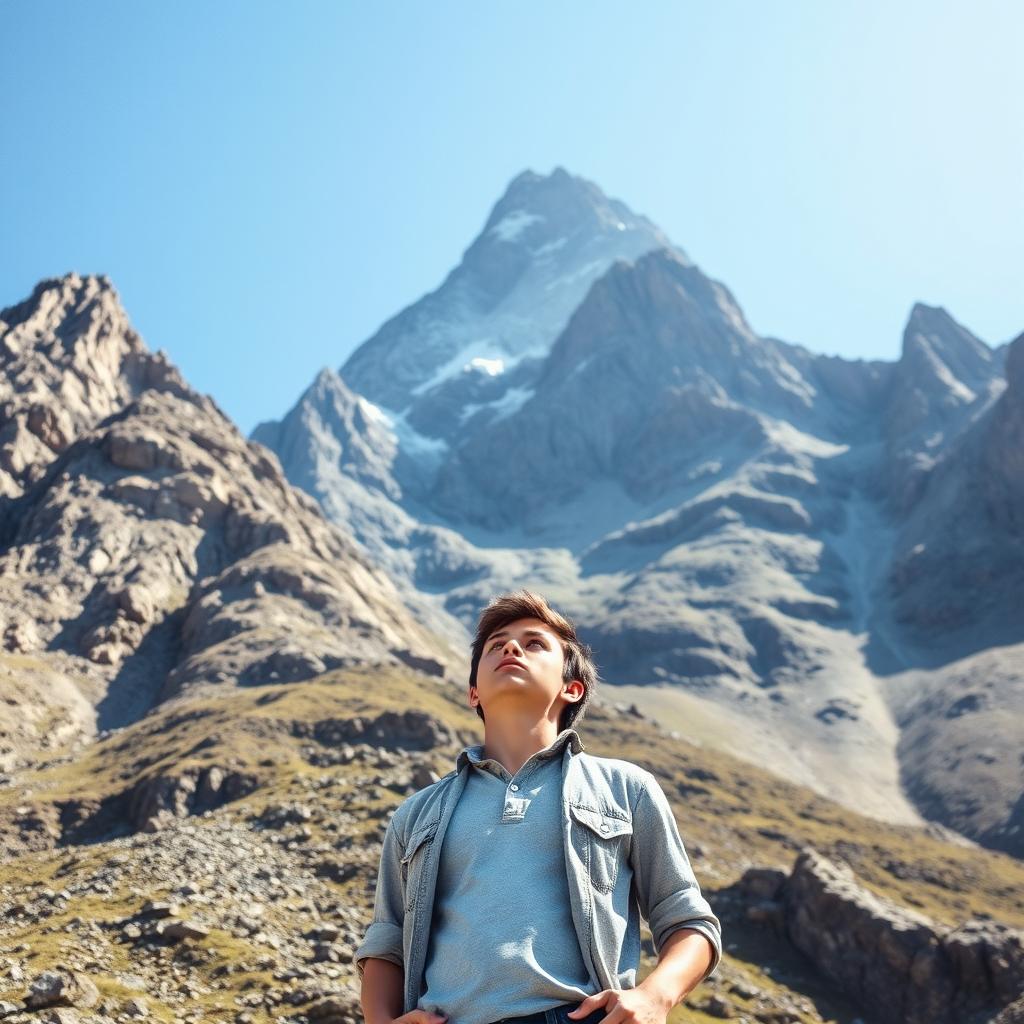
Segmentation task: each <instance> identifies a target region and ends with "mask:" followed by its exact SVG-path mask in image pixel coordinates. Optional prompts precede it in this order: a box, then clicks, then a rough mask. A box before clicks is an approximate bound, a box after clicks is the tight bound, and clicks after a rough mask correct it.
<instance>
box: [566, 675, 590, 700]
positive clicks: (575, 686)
mask: <svg viewBox="0 0 1024 1024" xmlns="http://www.w3.org/2000/svg"><path fill="white" fill-rule="evenodd" d="M586 692H587V688H586V687H585V686H584V685H583V683H582V682H580V680H579V679H570V680H569V682H567V683H563V684H562V696H563V697H565V699H566V700H568V701H569V702H570V703H571V704H575V703H576V702H577V701H580V700H583V696H584V694H585V693H586Z"/></svg>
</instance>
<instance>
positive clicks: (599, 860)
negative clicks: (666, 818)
mask: <svg viewBox="0 0 1024 1024" xmlns="http://www.w3.org/2000/svg"><path fill="white" fill-rule="evenodd" d="M569 812H570V814H572V816H573V818H574V819H575V820H576V821H577V822H578V823H579V824H580V825H582V826H583V827H582V829H581V830H580V833H581V836H582V839H583V842H582V844H581V845H582V847H583V849H584V850H585V851H586V856H587V868H588V870H589V871H590V881H591V884H592V885H593V886H594V888H595V889H597V890H598V891H599V892H603V893H609V892H611V891H612V889H614V888H615V882H616V881H617V879H618V877H619V866H620V865H621V864H622V862H623V861H624V860H625V859H626V858H627V857H628V856H629V847H630V843H631V842H632V837H633V823H632V822H631V821H629V820H628V819H626V818H620V817H618V816H617V815H615V814H610V813H608V812H607V811H598V810H595V809H594V808H592V807H579V806H577V805H576V804H570V805H569Z"/></svg>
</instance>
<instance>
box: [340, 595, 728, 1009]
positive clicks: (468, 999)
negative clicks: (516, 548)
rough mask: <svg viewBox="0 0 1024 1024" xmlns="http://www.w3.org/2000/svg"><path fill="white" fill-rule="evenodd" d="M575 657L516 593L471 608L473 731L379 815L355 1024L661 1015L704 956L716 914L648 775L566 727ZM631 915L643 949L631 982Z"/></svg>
mask: <svg viewBox="0 0 1024 1024" xmlns="http://www.w3.org/2000/svg"><path fill="white" fill-rule="evenodd" d="M590 654H591V652H590V648H589V647H587V646H586V645H585V644H583V643H581V642H580V641H579V639H578V638H577V636H576V631H575V628H574V627H573V624H572V623H571V622H570V621H569V620H568V619H566V618H565V617H563V616H562V615H560V614H559V613H558V612H556V611H555V610H554V609H552V608H551V607H550V606H549V605H548V604H547V602H546V601H545V600H544V599H543V598H542V597H540V596H538V595H536V594H532V593H530V592H528V591H519V592H517V593H515V594H508V595H505V596H504V597H500V598H498V599H496V600H495V601H493V602H491V604H490V605H488V607H487V608H486V609H485V610H484V612H483V614H482V615H481V616H480V620H479V623H478V625H477V632H476V637H475V639H474V641H473V649H472V663H471V669H470V681H469V704H470V706H471V707H474V708H476V711H477V714H478V715H479V716H480V718H482V719H483V721H484V742H483V744H478V745H476V746H470V747H466V748H465V749H464V750H463V751H462V752H461V753H460V754H459V756H458V759H457V761H456V767H455V770H454V771H452V772H450V773H449V774H448V775H446V776H445V777H444V778H443V779H440V780H439V781H438V782H435V783H434V784H433V785H431V786H428V787H426V789H423V790H420V792H418V793H414V794H413V795H412V796H410V797H409V798H408V799H407V800H405V801H404V802H403V803H402V804H401V805H400V806H399V807H398V809H397V810H396V811H395V813H394V815H393V816H392V819H391V821H390V823H389V825H388V828H387V831H386V833H385V836H384V844H383V851H382V854H381V862H380V873H379V876H378V879H377V892H376V900H375V905H374V913H373V921H372V923H371V924H370V926H369V928H368V929H367V932H366V936H365V939H364V941H363V943H362V945H361V946H360V947H359V949H358V950H357V951H356V964H357V967H358V969H359V972H360V974H361V975H362V1003H363V1013H364V1016H365V1018H366V1024H392V1022H394V1021H400V1022H402V1024H443V1022H447V1024H494V1022H497V1021H507V1020H510V1019H511V1018H515V1019H516V1020H515V1022H514V1024H665V1019H666V1016H667V1015H668V1012H669V1010H670V1009H671V1008H672V1007H673V1006H674V1005H675V1004H676V1003H678V1002H679V1001H680V1000H681V999H682V998H683V997H684V996H685V995H686V994H687V993H689V992H690V991H691V990H692V989H693V988H694V987H696V985H697V984H699V983H700V982H701V981H702V980H703V979H705V978H707V977H708V976H709V975H710V974H711V973H712V972H713V971H714V970H715V968H717V966H718V962H719V960H720V959H721V955H722V940H721V925H720V923H719V921H718V918H717V917H715V915H714V914H713V913H712V911H711V907H710V906H709V905H708V903H707V901H706V900H705V899H704V897H703V896H702V895H701V891H700V887H699V885H698V884H697V880H696V878H695V877H694V875H693V871H692V869H691V867H690V862H689V859H688V857H687V855H686V851H685V849H684V847H683V843H682V840H681V839H680V837H679V832H678V830H677V828H676V823H675V819H674V817H673V815H672V811H671V809H670V807H669V804H668V800H667V799H666V797H665V794H664V793H663V791H662V789H661V787H660V786H659V784H658V782H657V780H656V779H655V777H654V776H653V775H652V774H651V773H650V772H648V771H646V770H644V769H642V768H640V767H639V766H637V765H635V764H632V763H631V762H629V761H624V760H619V759H616V758H604V757H596V756H594V755H592V754H589V753H585V752H584V748H583V744H582V742H581V741H580V737H579V734H578V733H577V732H576V730H575V729H574V728H573V727H572V726H573V723H574V722H576V721H577V720H578V719H579V716H580V715H581V714H582V713H583V711H584V708H585V707H586V704H587V702H588V701H589V699H590V697H591V694H592V692H593V690H594V687H595V685H596V683H597V673H596V670H595V668H594V664H593V661H592V660H591V656H590ZM640 915H642V916H643V917H644V919H645V920H647V922H648V924H649V925H650V929H651V933H652V935H653V937H654V943H655V947H656V949H657V951H658V955H659V960H658V965H657V967H656V968H655V969H654V971H653V972H652V973H651V974H650V975H649V976H648V977H647V978H645V979H644V981H643V982H641V983H640V984H639V985H637V984H636V973H637V967H638V964H639V960H640V920H639V919H640Z"/></svg>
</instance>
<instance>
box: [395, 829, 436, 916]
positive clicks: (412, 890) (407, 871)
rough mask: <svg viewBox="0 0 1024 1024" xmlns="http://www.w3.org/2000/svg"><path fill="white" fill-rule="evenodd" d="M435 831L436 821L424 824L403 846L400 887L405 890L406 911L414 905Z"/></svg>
mask: <svg viewBox="0 0 1024 1024" xmlns="http://www.w3.org/2000/svg"><path fill="white" fill-rule="evenodd" d="M436 832H437V822H436V821H435V822H431V823H430V824H429V825H425V826H424V827H423V828H421V829H418V830H417V831H416V832H414V833H413V834H412V836H410V838H409V845H408V846H406V848H405V854H404V856H403V857H402V888H403V889H404V891H405V909H406V910H407V911H408V910H412V908H413V907H414V906H415V905H416V898H417V895H418V893H419V888H420V882H421V880H422V877H423V864H424V862H425V861H426V859H427V854H428V852H429V851H430V844H431V843H432V842H433V839H434V835H435V834H436Z"/></svg>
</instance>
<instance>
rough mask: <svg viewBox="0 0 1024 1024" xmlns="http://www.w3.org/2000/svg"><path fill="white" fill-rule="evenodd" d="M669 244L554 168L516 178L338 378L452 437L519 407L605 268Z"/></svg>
mask: <svg viewBox="0 0 1024 1024" xmlns="http://www.w3.org/2000/svg"><path fill="white" fill-rule="evenodd" d="M670 247H671V242H670V241H669V239H668V238H667V237H666V236H665V235H664V234H663V233H662V232H661V231H660V230H659V229H658V228H657V227H656V226H655V225H654V224H652V223H651V222H650V221H649V220H647V218H646V217H641V216H639V215H637V214H634V213H633V212H632V211H631V210H630V209H629V207H627V206H626V205H625V203H622V202H620V201H619V200H617V199H610V198H608V197H607V196H605V195H604V193H603V192H601V190H600V189H599V188H598V187H597V186H596V185H594V184H593V183H591V182H589V181H586V180H584V179H583V178H578V177H575V176H573V175H570V174H568V173H567V172H566V171H564V170H563V169H561V168H558V169H556V170H555V171H553V172H552V173H551V174H549V175H547V176H543V175H539V174H536V173H535V172H533V171H525V172H523V173H522V174H520V175H518V176H517V177H516V178H515V179H514V180H513V181H512V182H511V183H510V185H509V186H508V188H507V189H506V190H505V193H504V195H503V196H502V197H501V198H500V199H499V200H498V202H497V203H496V204H495V206H494V208H493V209H492V210H491V212H490V215H489V216H488V218H487V220H486V222H485V224H484V228H483V230H482V231H481V232H480V234H479V235H478V236H477V237H476V239H475V240H474V241H473V243H472V244H471V245H470V246H469V248H467V249H466V251H465V252H464V254H463V256H462V260H461V262H460V263H459V264H458V266H456V267H455V269H454V270H452V272H451V273H450V274H449V275H448V277H447V278H446V279H445V281H444V282H443V283H442V284H441V286H440V287H439V288H437V290H436V291H433V292H431V293H430V294H428V295H425V296H424V297H423V298H421V299H420V300H419V301H417V302H415V303H413V304H412V305H411V306H408V307H407V308H406V309H404V310H402V312H400V313H399V314H398V315H397V316H395V317H393V318H392V319H391V320H389V321H388V322H387V323H385V324H384V325H383V326H382V327H381V329H380V330H379V331H378V332H377V333H376V334H375V335H374V336H373V337H372V338H370V339H369V340H368V341H366V342H365V343H364V344H362V345H361V346H360V347H359V348H358V349H356V351H355V352H353V353H352V355H351V356H350V357H349V359H348V360H347V361H346V363H345V364H344V366H343V367H342V368H341V373H342V376H343V377H344V378H345V380H346V381H347V382H348V383H349V384H350V385H351V386H352V387H353V388H354V389H355V390H356V391H357V392H359V394H361V395H365V396H366V397H367V398H369V399H370V400H371V401H373V402H374V403H376V404H377V405H379V406H382V407H383V408H384V409H386V410H391V411H393V412H395V413H401V414H404V415H405V417H406V419H407V421H408V422H409V423H410V424H412V425H413V426H414V428H415V430H416V431H417V432H418V433H419V434H421V435H424V436H425V437H427V438H434V439H445V440H452V439H453V437H454V435H455V434H457V433H458V432H459V430H460V429H461V426H462V424H463V422H464V419H465V416H468V415H470V413H471V412H476V411H479V410H481V409H486V408H502V409H506V408H507V407H508V405H509V403H512V404H515V403H516V402H517V401H519V400H521V398H522V397H523V396H524V395H525V394H526V392H527V391H528V390H529V389H530V388H531V387H532V386H533V384H534V377H535V374H536V371H537V369H538V368H539V364H540V361H541V360H543V359H544V358H545V357H546V356H547V354H548V352H549V351H550V349H551V346H552V344H553V343H554V340H555V339H556V338H557V337H558V335H559V334H560V333H561V331H562V330H563V329H564V328H565V325H566V323H567V322H568V319H569V317H570V315H571V314H572V312H573V310H574V309H575V308H576V307H577V306H578V305H579V304H580V302H581V301H582V299H583V297H584V296H585V295H586V293H587V291H588V290H589V288H590V286H591V285H592V284H593V283H594V281H596V280H597V279H598V278H599V277H600V276H601V275H602V274H603V273H604V272H605V271H606V270H607V269H608V268H609V267H610V266H611V265H612V263H614V262H615V261H616V260H634V259H636V258H637V257H638V256H640V255H642V254H643V253H645V252H649V251H651V250H652V249H662V248H670ZM677 252H678V253H679V258H680V259H683V260H685V259H686V257H685V255H684V254H683V253H682V252H681V251H679V250H677Z"/></svg>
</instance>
